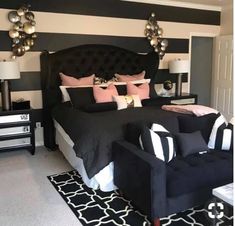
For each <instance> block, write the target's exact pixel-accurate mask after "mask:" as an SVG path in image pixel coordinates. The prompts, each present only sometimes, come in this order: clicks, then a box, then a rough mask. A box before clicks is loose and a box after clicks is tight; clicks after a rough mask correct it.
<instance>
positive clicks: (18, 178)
mask: <svg viewBox="0 0 235 226" xmlns="http://www.w3.org/2000/svg"><path fill="white" fill-rule="evenodd" d="M68 170H71V166H70V165H69V164H68V163H67V161H66V160H65V159H64V157H63V156H62V154H61V153H60V152H59V151H56V152H48V151H47V150H46V149H45V148H44V147H40V148H37V149H36V153H35V155H34V156H32V155H31V154H29V152H28V151H26V150H22V151H14V152H4V153H0V181H1V183H0V225H1V226H80V225H81V224H80V222H79V221H78V219H77V218H76V216H75V215H74V214H73V212H72V211H71V210H70V208H69V207H68V206H67V204H66V203H65V202H64V200H63V199H62V198H61V197H60V195H59V194H58V193H57V192H55V189H54V187H53V186H52V185H51V183H50V182H49V181H48V179H47V176H48V175H51V174H55V173H58V172H64V171H68Z"/></svg>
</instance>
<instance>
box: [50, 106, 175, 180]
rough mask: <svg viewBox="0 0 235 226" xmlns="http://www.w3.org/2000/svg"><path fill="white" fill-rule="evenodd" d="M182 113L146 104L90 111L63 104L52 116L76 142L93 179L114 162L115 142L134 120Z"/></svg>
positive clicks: (79, 155)
mask: <svg viewBox="0 0 235 226" xmlns="http://www.w3.org/2000/svg"><path fill="white" fill-rule="evenodd" d="M177 115H179V114H178V113H174V112H169V111H164V110H161V109H160V108H159V107H153V106H145V107H142V108H127V109H123V110H115V111H105V112H98V113H86V112H83V111H80V110H78V109H74V108H72V107H71V106H70V105H68V103H63V104H60V105H58V106H56V107H55V108H54V109H53V112H52V116H53V117H54V119H55V120H56V121H57V122H58V123H59V124H60V125H61V126H62V127H63V129H64V130H65V132H66V133H67V134H68V135H69V136H70V138H71V139H72V141H73V142H74V147H73V148H74V150H75V152H76V155H77V156H78V157H80V158H82V159H83V162H84V167H85V169H86V172H87V175H88V177H89V178H92V177H93V176H94V175H95V174H97V173H98V172H99V171H100V170H101V169H103V168H104V167H105V166H107V165H108V164H109V163H110V162H111V161H112V158H111V154H112V142H113V141H115V140H121V139H124V134H125V128H126V125H127V124H128V123H130V122H136V121H143V122H147V123H149V122H157V121H159V120H162V119H163V118H168V117H172V116H177Z"/></svg>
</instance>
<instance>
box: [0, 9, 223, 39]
mask: <svg viewBox="0 0 235 226" xmlns="http://www.w3.org/2000/svg"><path fill="white" fill-rule="evenodd" d="M8 12H9V10H7V9H0V15H7V14H8ZM34 13H35V17H36V22H37V25H36V31H37V32H45V33H66V34H89V35H111V36H127V37H145V36H144V29H145V25H146V20H138V19H126V18H114V17H101V16H85V15H74V14H63V13H47V12H34ZM159 25H160V27H162V28H163V30H164V33H163V35H164V37H168V38H179V39H184V38H189V37H190V32H192V31H193V32H202V33H203V32H206V33H208V32H209V33H213V34H216V35H217V34H219V32H220V26H216V25H203V24H189V23H177V22H165V21H159ZM10 27H11V24H10V22H9V21H8V19H7V16H6V17H5V18H3V19H1V20H0V29H1V30H7V31H8V30H9V28H10Z"/></svg>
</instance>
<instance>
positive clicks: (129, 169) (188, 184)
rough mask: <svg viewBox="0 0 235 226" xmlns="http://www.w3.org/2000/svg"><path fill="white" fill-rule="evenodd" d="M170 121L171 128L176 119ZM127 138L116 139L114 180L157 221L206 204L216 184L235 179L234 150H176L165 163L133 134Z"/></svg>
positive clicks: (138, 205) (144, 211)
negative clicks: (184, 152) (183, 152)
mask: <svg viewBox="0 0 235 226" xmlns="http://www.w3.org/2000/svg"><path fill="white" fill-rule="evenodd" d="M167 124H168V130H170V129H169V125H170V127H172V125H173V124H174V123H169V121H168V123H167ZM175 125H176V124H175ZM164 126H165V127H167V126H166V125H164ZM173 127H174V126H173ZM171 129H172V128H171ZM178 129H179V128H173V130H174V132H175V131H177V130H178ZM208 131H209V130H208ZM132 132H133V131H132ZM204 132H205V131H204ZM128 133H129V134H130V131H128ZM137 134H138V133H137ZM132 136H133V134H132ZM128 139H129V141H127V140H128ZM127 140H123V141H116V142H114V143H113V160H114V183H115V185H116V186H117V187H118V188H119V189H120V190H121V191H122V193H123V195H124V196H125V197H127V198H128V199H130V200H132V202H133V204H134V205H136V207H137V208H138V209H139V210H141V211H142V212H143V213H144V214H146V215H148V216H149V217H150V219H151V220H153V221H154V222H156V224H155V225H159V218H161V217H165V216H168V215H170V214H172V213H177V212H180V211H183V210H186V209H189V208H192V207H194V206H198V205H202V204H206V203H207V202H208V201H209V200H210V199H211V198H212V189H213V188H215V187H218V186H222V185H225V184H228V183H231V182H232V180H233V153H232V151H221V150H211V151H209V152H207V153H205V154H199V153H196V154H192V155H188V156H186V157H182V156H180V155H178V154H177V155H176V157H175V158H173V159H172V160H171V161H170V162H168V163H165V162H164V161H162V160H160V159H158V158H156V157H155V156H153V155H152V154H150V153H148V152H146V151H145V150H142V149H140V147H138V146H137V145H136V144H133V142H130V140H132V141H133V137H132V138H130V136H129V137H128V138H127ZM178 151H180V150H177V153H178Z"/></svg>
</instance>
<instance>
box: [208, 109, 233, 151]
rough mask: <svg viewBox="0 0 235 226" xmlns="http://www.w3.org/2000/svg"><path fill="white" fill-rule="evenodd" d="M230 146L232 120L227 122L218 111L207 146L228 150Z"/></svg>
mask: <svg viewBox="0 0 235 226" xmlns="http://www.w3.org/2000/svg"><path fill="white" fill-rule="evenodd" d="M232 146H233V122H232V121H231V122H229V123H228V122H227V121H226V119H225V118H224V116H223V115H221V114H220V113H219V114H218V117H217V119H216V120H215V123H214V125H213V128H212V131H211V134H210V139H209V142H208V147H209V148H211V149H215V150H230V149H231V148H232Z"/></svg>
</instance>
